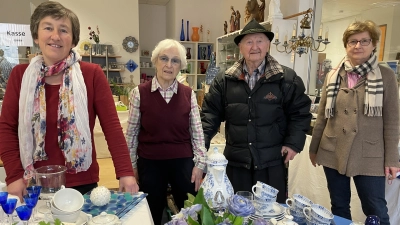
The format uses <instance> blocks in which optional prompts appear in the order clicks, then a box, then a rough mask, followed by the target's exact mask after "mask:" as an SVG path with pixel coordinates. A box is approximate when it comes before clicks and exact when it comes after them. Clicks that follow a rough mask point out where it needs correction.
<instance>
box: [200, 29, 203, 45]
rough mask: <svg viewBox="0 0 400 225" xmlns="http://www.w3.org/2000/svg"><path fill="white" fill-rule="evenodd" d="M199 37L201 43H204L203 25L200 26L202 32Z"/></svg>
mask: <svg viewBox="0 0 400 225" xmlns="http://www.w3.org/2000/svg"><path fill="white" fill-rule="evenodd" d="M199 36H200V40H199V41H200V42H202V41H203V25H200V32H199Z"/></svg>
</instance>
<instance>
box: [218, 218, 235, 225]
mask: <svg viewBox="0 0 400 225" xmlns="http://www.w3.org/2000/svg"><path fill="white" fill-rule="evenodd" d="M217 225H232V224H231V223H230V221H229V219H228V218H226V219H225V220H224V221H222V222H221V223H219V224H217Z"/></svg>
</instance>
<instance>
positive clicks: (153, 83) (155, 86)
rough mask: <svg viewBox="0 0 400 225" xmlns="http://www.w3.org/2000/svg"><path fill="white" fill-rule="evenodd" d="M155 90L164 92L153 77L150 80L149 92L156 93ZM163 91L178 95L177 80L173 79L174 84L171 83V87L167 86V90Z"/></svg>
mask: <svg viewBox="0 0 400 225" xmlns="http://www.w3.org/2000/svg"><path fill="white" fill-rule="evenodd" d="M157 90H160V91H164V90H163V89H162V87H161V85H160V83H158V80H157V77H154V78H153V79H152V80H151V92H155V91H157ZM165 91H167V92H168V91H171V92H173V93H174V94H176V93H178V82H177V80H176V79H175V80H174V82H172V84H171V86H169V87H168V88H167V90H165Z"/></svg>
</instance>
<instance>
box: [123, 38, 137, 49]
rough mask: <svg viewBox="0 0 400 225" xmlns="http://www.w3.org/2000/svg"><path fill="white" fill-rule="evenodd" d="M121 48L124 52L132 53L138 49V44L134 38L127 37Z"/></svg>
mask: <svg viewBox="0 0 400 225" xmlns="http://www.w3.org/2000/svg"><path fill="white" fill-rule="evenodd" d="M122 47H123V48H124V49H125V51H127V52H130V53H132V52H135V51H136V50H137V49H138V47H139V42H138V41H137V40H136V38H134V37H132V36H128V37H126V38H125V39H124V40H123V41H122Z"/></svg>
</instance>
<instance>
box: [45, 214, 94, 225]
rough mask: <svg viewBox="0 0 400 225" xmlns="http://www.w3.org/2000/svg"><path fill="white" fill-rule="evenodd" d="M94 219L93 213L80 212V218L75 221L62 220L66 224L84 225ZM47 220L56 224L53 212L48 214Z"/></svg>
mask: <svg viewBox="0 0 400 225" xmlns="http://www.w3.org/2000/svg"><path fill="white" fill-rule="evenodd" d="M91 219H92V215H90V214H86V213H84V212H81V213H80V214H79V217H78V220H77V221H76V222H75V223H68V222H64V221H61V222H62V223H63V224H64V225H84V224H87V223H89V221H90V220H91ZM46 220H47V221H48V222H50V224H54V218H53V217H52V215H51V214H47V216H46Z"/></svg>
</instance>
